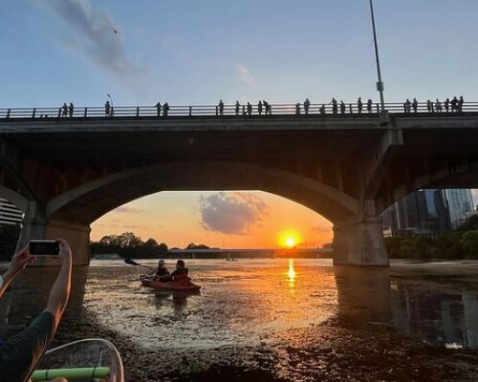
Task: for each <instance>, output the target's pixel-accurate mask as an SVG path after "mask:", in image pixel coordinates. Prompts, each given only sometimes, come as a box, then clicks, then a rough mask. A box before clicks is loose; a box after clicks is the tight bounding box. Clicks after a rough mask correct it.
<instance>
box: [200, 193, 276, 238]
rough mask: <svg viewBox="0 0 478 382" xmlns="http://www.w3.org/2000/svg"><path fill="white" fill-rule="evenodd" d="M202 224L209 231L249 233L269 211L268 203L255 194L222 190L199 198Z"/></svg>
mask: <svg viewBox="0 0 478 382" xmlns="http://www.w3.org/2000/svg"><path fill="white" fill-rule="evenodd" d="M199 203H200V213H201V224H202V226H203V227H204V228H205V229H207V230H208V231H216V232H221V233H224V234H227V235H247V234H249V233H250V230H251V228H252V227H253V226H255V225H256V224H257V223H259V222H260V221H262V219H263V218H264V216H265V214H266V213H267V205H266V203H264V201H263V200H262V199H261V198H259V197H258V196H255V195H248V194H243V193H232V194H231V193H228V194H226V193H225V192H220V193H217V194H213V195H210V196H201V197H200V199H199Z"/></svg>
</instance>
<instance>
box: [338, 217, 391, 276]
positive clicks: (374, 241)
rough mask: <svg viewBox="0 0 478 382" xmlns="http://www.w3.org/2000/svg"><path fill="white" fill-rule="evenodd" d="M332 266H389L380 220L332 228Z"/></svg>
mask: <svg viewBox="0 0 478 382" xmlns="http://www.w3.org/2000/svg"><path fill="white" fill-rule="evenodd" d="M333 247H334V265H355V266H381V267H388V266H390V263H389V260H388V255H387V250H386V249H385V243H384V240H383V233H382V219H381V218H367V219H362V220H359V221H355V222H352V223H348V224H344V225H335V226H334V242H333Z"/></svg>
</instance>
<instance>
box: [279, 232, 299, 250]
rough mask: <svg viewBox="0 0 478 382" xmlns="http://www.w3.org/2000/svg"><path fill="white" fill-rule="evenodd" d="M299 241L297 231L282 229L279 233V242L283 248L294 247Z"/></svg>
mask: <svg viewBox="0 0 478 382" xmlns="http://www.w3.org/2000/svg"><path fill="white" fill-rule="evenodd" d="M300 243H301V237H300V235H299V233H297V232H294V231H284V232H281V233H280V234H279V244H280V246H281V247H283V248H295V247H296V246H297V245H298V244H300Z"/></svg>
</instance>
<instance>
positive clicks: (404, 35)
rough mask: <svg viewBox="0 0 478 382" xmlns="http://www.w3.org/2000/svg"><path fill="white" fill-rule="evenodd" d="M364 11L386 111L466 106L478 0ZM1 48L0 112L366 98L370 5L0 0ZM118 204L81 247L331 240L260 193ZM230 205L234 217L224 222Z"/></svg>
mask: <svg viewBox="0 0 478 382" xmlns="http://www.w3.org/2000/svg"><path fill="white" fill-rule="evenodd" d="M375 13H376V18H377V28H378V35H379V45H380V55H381V65H382V72H383V80H384V83H385V99H386V101H387V102H403V100H404V99H405V98H412V97H417V98H418V99H419V100H422V101H423V100H427V99H436V98H440V99H444V98H446V97H452V96H454V95H463V96H464V98H465V100H472V101H476V100H478V95H477V94H476V93H477V89H478V70H477V67H476V62H478V39H477V38H476V36H478V23H476V15H477V14H478V1H476V0H460V1H454V2H450V1H449V0H447V1H445V0H419V1H417V0H400V1H397V0H375ZM0 52H1V59H0V107H34V106H36V107H40V106H59V105H61V104H63V102H70V101H71V102H73V103H74V104H75V105H76V106H101V105H103V104H104V102H105V101H106V95H107V94H111V97H112V98H113V100H114V104H115V105H154V104H156V102H158V101H160V102H161V103H163V102H165V101H168V102H169V104H170V105H199V104H216V103H217V102H218V100H219V99H223V100H224V102H226V103H233V102H235V101H236V100H239V101H241V102H244V101H252V102H254V103H255V102H257V100H259V99H266V100H268V101H269V102H270V103H286V102H293V103H295V102H301V101H303V100H304V99H305V98H306V97H308V98H309V99H310V100H311V102H313V103H314V102H317V103H322V102H327V101H329V100H330V99H331V98H332V97H335V98H337V99H339V100H341V99H343V100H344V101H345V102H352V101H354V100H356V99H357V98H358V97H359V96H361V97H362V98H364V99H368V98H372V99H374V100H377V99H378V96H377V94H376V91H375V81H376V67H375V60H374V55H373V40H372V33H371V26H370V13H369V6H368V0H334V1H330V0H301V1H297V0H259V1H258V0H255V1H252V0H242V1H237V2H233V1H227V2H226V1H219V0H176V1H164V0H140V1H134V2H133V1H130V0H114V1H113V0H2V1H1V2H0ZM475 196H478V195H476V193H475ZM121 208H122V209H123V210H121ZM121 208H120V209H119V210H116V211H113V212H110V213H109V214H107V215H105V216H104V217H103V218H101V219H100V220H99V221H97V222H95V223H94V224H93V231H92V238H93V239H97V238H99V237H101V236H102V235H104V234H107V233H121V232H123V231H125V230H132V231H134V232H136V233H137V234H139V235H140V236H142V237H143V238H148V237H150V236H151V237H154V238H156V239H157V240H159V241H165V242H167V243H168V244H170V245H171V246H184V245H187V244H188V243H189V242H191V241H194V242H206V244H208V243H209V244H211V245H214V246H224V247H258V248H259V247H270V246H274V244H275V245H277V235H278V234H279V232H283V231H287V230H295V231H297V232H298V233H300V235H301V241H303V243H304V245H316V244H321V243H325V242H328V241H330V240H331V237H332V233H331V225H330V223H329V222H327V221H326V220H325V219H323V218H322V217H320V216H319V215H317V214H316V213H315V212H312V211H310V210H307V209H305V207H302V206H299V205H297V204H295V203H293V202H291V201H288V200H285V199H283V198H280V197H278V196H275V195H271V194H266V193H261V192H250V193H241V194H238V193H221V192H220V190H216V191H214V192H211V193H204V192H183V193H172V192H162V193H159V194H155V195H151V196H148V197H146V198H143V199H140V200H138V201H133V202H132V203H130V204H128V205H126V206H123V207H121ZM217 208H219V209H221V210H220V211H219V215H221V216H222V217H223V219H226V221H217V216H216V217H215V216H214V214H211V211H216V212H217ZM128 209H129V211H128ZM231 209H232V211H235V212H237V211H240V212H241V213H243V214H244V215H241V214H239V213H238V216H239V218H238V221H234V222H231V221H227V216H228V215H227V214H225V213H224V211H231ZM132 211H134V212H132ZM221 211H222V212H221ZM283 216H288V219H283V218H281V217H283ZM166 217H168V218H166ZM215 219H216V220H215ZM244 222H247V223H248V226H247V227H246V226H244Z"/></svg>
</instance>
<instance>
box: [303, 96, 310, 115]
mask: <svg viewBox="0 0 478 382" xmlns="http://www.w3.org/2000/svg"><path fill="white" fill-rule="evenodd" d="M309 107H310V101H309V99H308V98H306V99H305V101H304V113H305V114H306V115H307V114H309Z"/></svg>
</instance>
